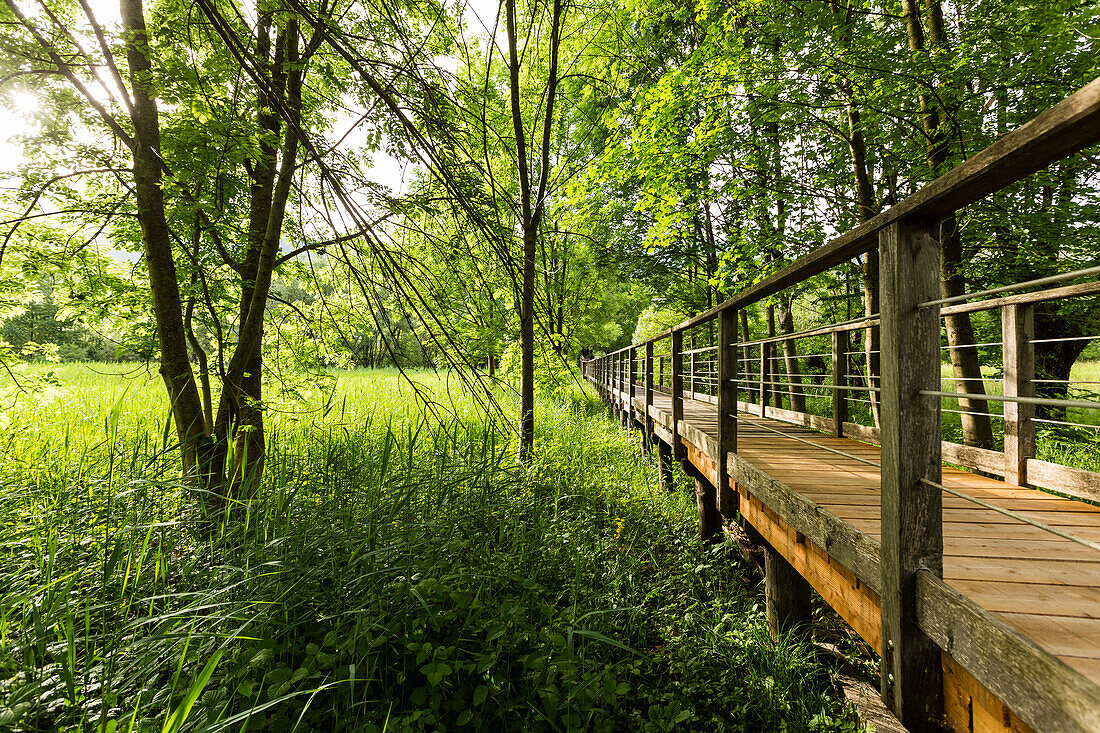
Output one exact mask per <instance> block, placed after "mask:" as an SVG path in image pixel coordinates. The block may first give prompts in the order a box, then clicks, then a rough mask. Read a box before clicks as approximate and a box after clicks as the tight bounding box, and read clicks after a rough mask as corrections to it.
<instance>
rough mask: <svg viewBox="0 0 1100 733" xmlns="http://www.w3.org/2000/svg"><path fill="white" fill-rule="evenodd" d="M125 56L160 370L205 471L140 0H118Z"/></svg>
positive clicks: (197, 464) (192, 469)
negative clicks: (165, 205) (130, 88)
mask: <svg viewBox="0 0 1100 733" xmlns="http://www.w3.org/2000/svg"><path fill="white" fill-rule="evenodd" d="M121 11H122V12H121V14H122V26H123V29H124V31H125V38H126V58H127V61H128V62H129V66H130V83H131V85H132V87H133V89H132V96H133V107H132V109H131V112H130V118H131V121H132V123H133V126H134V148H133V154H134V191H135V195H136V198H137V214H138V222H139V224H140V225H141V233H142V242H143V244H144V249H145V264H146V267H147V268H148V271H149V289H150V291H151V294H152V299H153V316H154V318H155V320H156V325H157V341H158V344H159V346H160V374H161V377H162V378H163V379H164V385H165V387H166V388H167V390H168V398H169V402H170V403H171V405H172V419H173V422H174V423H175V426H176V437H177V438H178V440H179V443H180V450H181V452H182V455H183V467H184V471H185V472H186V473H187V474H190V475H195V474H196V472H197V473H198V474H200V483H206V482H205V480H204V479H203V478H202V477H203V476H204V475H205V474H206V473H207V468H206V466H207V465H208V462H207V456H206V455H205V451H204V449H205V446H206V444H207V441H206V440H205V419H204V416H203V410H202V401H201V399H200V398H199V390H198V386H197V385H196V383H195V375H194V373H193V372H192V371H191V362H190V361H189V360H188V358H187V335H186V329H185V328H184V324H183V303H182V301H181V298H180V290H179V283H178V282H177V281H176V263H175V259H174V256H173V253H172V242H171V237H170V233H169V230H168V221H167V218H166V216H165V210H164V192H163V191H162V190H161V175H162V170H163V169H162V163H161V154H160V119H159V115H158V111H157V104H156V100H155V99H154V97H153V89H152V64H151V63H150V60H149V36H148V32H147V30H146V27H145V13H144V10H143V8H142V3H141V0H122V2H121Z"/></svg>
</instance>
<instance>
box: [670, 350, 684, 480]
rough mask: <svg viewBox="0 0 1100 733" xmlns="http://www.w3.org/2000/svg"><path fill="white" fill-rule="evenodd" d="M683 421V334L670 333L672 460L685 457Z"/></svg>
mask: <svg viewBox="0 0 1100 733" xmlns="http://www.w3.org/2000/svg"><path fill="white" fill-rule="evenodd" d="M683 419H684V332H683V331H681V330H679V329H676V330H674V331H673V332H672V458H673V459H674V460H677V461H679V460H680V459H681V458H685V457H686V456H687V451H686V450H685V449H684V446H683V444H682V443H681V441H680V422H681V421H682V420H683Z"/></svg>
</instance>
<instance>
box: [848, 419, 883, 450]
mask: <svg viewBox="0 0 1100 733" xmlns="http://www.w3.org/2000/svg"><path fill="white" fill-rule="evenodd" d="M843 432H844V437H845V438H851V439H852V440H861V441H863V442H864V443H871V444H872V445H878V444H879V438H880V435H879V429H878V428H874V427H871V426H870V425H860V424H859V423H856V422H846V423H844V431H843Z"/></svg>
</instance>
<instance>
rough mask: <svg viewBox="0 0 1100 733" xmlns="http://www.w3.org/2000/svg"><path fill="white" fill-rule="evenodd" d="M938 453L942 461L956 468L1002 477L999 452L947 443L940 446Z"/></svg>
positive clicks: (1003, 465) (1003, 462)
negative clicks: (952, 464)
mask: <svg viewBox="0 0 1100 733" xmlns="http://www.w3.org/2000/svg"><path fill="white" fill-rule="evenodd" d="M940 451H941V457H942V459H943V460H944V461H946V462H948V463H954V464H955V465H956V466H962V467H963V468H971V469H976V470H978V471H985V472H986V473H992V474H994V475H997V476H1000V475H1002V474H1003V473H1004V470H1005V458H1004V454H1003V453H1000V452H999V451H995V450H989V449H988V448H975V447H974V446H971V445H960V444H959V443H949V442H947V441H944V442H943V444H942V445H941V446H940Z"/></svg>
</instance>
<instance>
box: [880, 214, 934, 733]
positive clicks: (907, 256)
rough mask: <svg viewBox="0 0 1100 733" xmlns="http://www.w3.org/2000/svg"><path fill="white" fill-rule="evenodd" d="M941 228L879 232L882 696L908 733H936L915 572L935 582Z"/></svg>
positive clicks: (897, 227) (930, 659)
mask: <svg viewBox="0 0 1100 733" xmlns="http://www.w3.org/2000/svg"><path fill="white" fill-rule="evenodd" d="M938 235H939V225H938V223H937V222H932V221H911V220H903V221H898V222H895V223H893V224H890V225H889V226H887V227H886V228H884V229H883V230H882V231H881V232H880V233H879V268H880V280H879V288H880V297H879V302H880V303H881V314H882V315H881V318H882V346H881V349H882V354H881V356H882V378H881V381H882V393H881V394H882V454H881V456H882V509H881V512H882V524H881V527H882V530H881V532H882V535H881V545H882V562H881V567H882V584H881V585H882V587H881V594H882V637H883V649H882V694H883V699H884V700H885V701H886V704H887V705H889V706H890V708H891V709H892V710H893V711H894V713H895V714H896V715H897V716H898V718H899V719H900V720H901V722H902V723H903V724H905V726H906V727H907V728H908V729H909V730H910V731H912V732H913V733H921V731H939V730H940V728H941V725H942V722H943V719H944V714H943V669H942V667H941V664H940V650H939V647H937V646H936V643H935V642H934V641H932V640H931V639H930V638H928V636H927V635H926V634H925V633H924V632H923V631H922V630H921V629H920V627H919V626H918V625H917V594H916V588H917V571H918V570H921V569H926V570H928V571H929V572H931V573H932V574H934V575H935V576H937V577H942V576H943V505H942V497H941V492H940V490H939V489H937V488H935V487H933V486H929V485H928V484H926V483H924V481H925V480H930V481H935V482H937V483H938V482H939V481H940V468H941V463H940V439H941V436H940V405H939V398H937V397H933V396H927V395H921V394H920V392H921V391H922V390H930V391H936V390H938V389H939V382H940V318H939V308H938V307H935V306H933V307H926V308H918V307H917V306H918V304H919V303H922V302H925V301H930V300H935V299H936V298H938V297H939V293H940V247H939V237H938Z"/></svg>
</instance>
